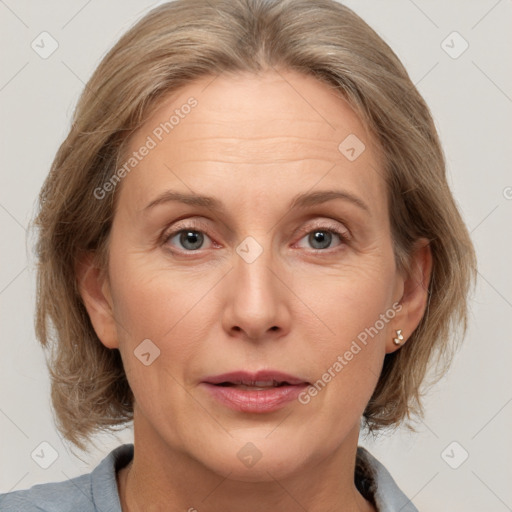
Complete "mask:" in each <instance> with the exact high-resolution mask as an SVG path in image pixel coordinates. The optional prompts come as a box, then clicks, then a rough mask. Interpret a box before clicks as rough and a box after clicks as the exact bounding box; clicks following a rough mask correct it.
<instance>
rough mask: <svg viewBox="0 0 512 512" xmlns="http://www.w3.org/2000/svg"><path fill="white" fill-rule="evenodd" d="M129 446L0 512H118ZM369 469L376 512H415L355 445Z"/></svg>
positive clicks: (8, 498)
mask: <svg viewBox="0 0 512 512" xmlns="http://www.w3.org/2000/svg"><path fill="white" fill-rule="evenodd" d="M133 450H134V446H133V444H123V445H121V446H118V447H117V448H115V449H114V450H112V451H111V452H110V453H109V454H108V455H107V456H106V457H105V458H104V459H103V460H102V461H101V462H100V463H99V464H98V466H96V468H94V470H93V471H92V472H91V473H87V474H85V475H81V476H77V477H75V478H71V479H69V480H65V481H63V482H55V483H46V484H38V485H34V486H33V487H31V488H30V489H26V490H20V491H13V492H9V493H6V494H0V511H1V512H122V509H121V503H120V501H119V493H118V489H117V481H116V471H117V470H119V469H121V468H122V467H124V466H126V465H127V464H128V463H129V462H130V461H131V459H132V458H133ZM357 450H358V457H359V456H361V455H363V456H364V458H365V460H366V462H367V463H368V464H369V466H370V467H371V471H372V473H373V479H374V485H375V494H374V498H375V503H376V506H377V510H378V512H418V509H417V508H416V507H415V506H414V505H413V504H412V502H411V501H410V500H409V499H408V498H407V497H406V496H405V494H404V493H403V492H402V491H401V490H400V489H399V487H398V486H397V484H396V483H395V481H394V480H393V478H392V477H391V475H390V474H389V472H388V471H387V469H386V468H385V467H384V466H383V465H382V464H381V463H380V462H379V461H378V460H377V459H376V458H375V457H373V455H371V454H370V452H368V451H367V450H366V449H365V448H363V447H361V446H358V449H357Z"/></svg>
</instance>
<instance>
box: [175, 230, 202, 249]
mask: <svg viewBox="0 0 512 512" xmlns="http://www.w3.org/2000/svg"><path fill="white" fill-rule="evenodd" d="M189 242H190V243H191V244H192V245H193V246H194V245H198V247H190V246H188V245H187V244H188V243H189ZM180 243H181V244H182V245H183V247H185V248H186V249H190V250H192V251H193V250H197V249H199V248H200V247H201V245H202V243H203V234H202V233H200V232H198V231H183V232H182V233H181V235H180Z"/></svg>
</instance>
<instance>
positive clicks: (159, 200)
mask: <svg viewBox="0 0 512 512" xmlns="http://www.w3.org/2000/svg"><path fill="white" fill-rule="evenodd" d="M334 199H342V200H344V201H348V202H350V203H352V204H353V205H355V206H357V207H359V208H360V209H361V210H364V211H366V212H367V213H370V209H369V207H368V205H367V204H366V203H365V202H364V201H363V200H362V199H361V198H359V197H357V196H356V195H354V194H352V193H350V192H347V191H345V190H318V191H316V192H304V193H302V194H298V195H297V196H295V197H294V198H293V199H292V201H291V203H290V209H294V208H297V209H303V208H308V207H311V206H315V205H318V204H322V203H326V202H327V201H332V200H334ZM171 201H177V202H180V203H184V204H187V205H191V206H200V207H204V208H207V209H209V210H212V211H216V212H218V213H225V212H226V208H225V207H224V205H223V203H222V202H221V201H220V200H219V199H216V198H214V197H211V196H204V195H199V194H185V193H183V192H176V191H174V190H167V191H165V192H164V193H162V194H160V195H159V196H158V197H156V198H155V199H153V201H151V202H150V203H149V204H148V205H147V206H145V207H144V210H143V211H144V212H146V211H148V210H150V209H151V208H153V207H155V206H157V205H160V204H163V203H168V202H171Z"/></svg>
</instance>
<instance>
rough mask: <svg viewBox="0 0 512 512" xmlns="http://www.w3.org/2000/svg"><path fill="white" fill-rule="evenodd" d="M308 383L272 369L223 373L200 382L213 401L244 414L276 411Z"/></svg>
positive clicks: (296, 395)
mask: <svg viewBox="0 0 512 512" xmlns="http://www.w3.org/2000/svg"><path fill="white" fill-rule="evenodd" d="M308 385H309V382H307V381H306V380H304V379H301V378H300V377H295V376H293V375H289V374H286V373H283V372H277V371H272V370H267V371H260V372H256V373H249V372H245V371H239V372H231V373H224V374H222V375H215V376H213V377H207V378H206V379H205V380H204V381H203V382H202V383H201V386H202V387H203V388H204V389H205V390H206V391H207V392H208V394H209V395H210V396H211V397H213V398H214V399H215V400H216V402H217V403H220V404H221V405H224V406H227V407H229V408H230V409H234V410H236V411H240V412H245V413H269V412H273V411H277V410H279V409H281V408H283V407H284V406H286V405H287V404H289V403H290V402H293V401H294V400H295V399H296V398H297V397H298V396H299V394H300V393H301V392H302V391H303V390H304V389H305V388H306V387H307V386H308Z"/></svg>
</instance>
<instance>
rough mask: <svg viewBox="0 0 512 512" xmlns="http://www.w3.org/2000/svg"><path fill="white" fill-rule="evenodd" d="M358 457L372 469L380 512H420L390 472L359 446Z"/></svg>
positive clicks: (375, 495)
mask: <svg viewBox="0 0 512 512" xmlns="http://www.w3.org/2000/svg"><path fill="white" fill-rule="evenodd" d="M357 456H358V458H361V459H363V460H364V461H365V462H366V464H367V465H368V466H369V467H370V468H371V472H372V476H373V479H374V482H373V487H374V497H375V502H376V506H377V510H378V512H398V511H400V512H418V509H417V508H416V507H415V506H414V504H413V502H412V501H411V500H410V499H409V498H408V497H407V496H406V495H405V494H404V493H403V492H402V490H401V489H400V488H399V487H398V485H397V484H396V482H395V481H394V480H393V477H392V476H391V474H390V473H389V471H388V470H387V469H386V468H385V467H384V465H383V464H382V463H381V462H379V461H378V460H377V459H376V458H375V457H374V456H373V455H372V454H371V453H370V452H369V451H368V450H366V448H364V447H362V446H358V447H357Z"/></svg>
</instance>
